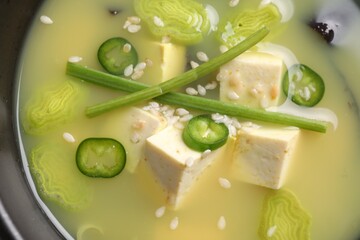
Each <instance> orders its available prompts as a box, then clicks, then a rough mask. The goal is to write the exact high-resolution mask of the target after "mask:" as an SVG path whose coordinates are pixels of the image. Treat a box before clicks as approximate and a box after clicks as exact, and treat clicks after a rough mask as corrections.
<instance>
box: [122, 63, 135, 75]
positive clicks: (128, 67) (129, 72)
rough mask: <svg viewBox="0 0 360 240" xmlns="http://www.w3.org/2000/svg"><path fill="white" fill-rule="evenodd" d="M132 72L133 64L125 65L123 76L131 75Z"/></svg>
mask: <svg viewBox="0 0 360 240" xmlns="http://www.w3.org/2000/svg"><path fill="white" fill-rule="evenodd" d="M133 72H134V66H133V65H132V64H130V65H129V66H127V67H126V68H125V70H124V76H125V77H129V76H131V74H133Z"/></svg>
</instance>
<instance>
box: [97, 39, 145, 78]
mask: <svg viewBox="0 0 360 240" xmlns="http://www.w3.org/2000/svg"><path fill="white" fill-rule="evenodd" d="M126 44H127V46H125V45H126ZM124 46H125V47H124ZM97 57H98V60H99V63H100V64H101V66H103V68H104V69H105V70H106V71H108V72H109V73H111V74H114V75H117V76H120V75H124V70H125V68H126V67H128V66H130V65H131V64H132V65H133V66H135V65H136V64H137V63H138V54H137V52H136V50H135V48H134V46H132V44H131V43H130V42H129V41H128V40H126V39H124V38H120V37H114V38H110V39H108V40H106V41H105V42H104V43H103V44H101V46H100V47H99V50H98V53H97Z"/></svg>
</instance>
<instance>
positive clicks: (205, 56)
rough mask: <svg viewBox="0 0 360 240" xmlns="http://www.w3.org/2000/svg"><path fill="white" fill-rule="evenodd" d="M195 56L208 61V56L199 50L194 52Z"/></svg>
mask: <svg viewBox="0 0 360 240" xmlns="http://www.w3.org/2000/svg"><path fill="white" fill-rule="evenodd" d="M196 57H197V58H198V59H199V60H200V61H202V62H207V61H209V57H208V56H207V55H206V53H204V52H201V51H200V52H197V53H196Z"/></svg>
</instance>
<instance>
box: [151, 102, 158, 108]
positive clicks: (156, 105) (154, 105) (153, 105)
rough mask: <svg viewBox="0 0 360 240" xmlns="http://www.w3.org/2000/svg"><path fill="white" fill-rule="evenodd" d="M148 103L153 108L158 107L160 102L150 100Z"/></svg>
mask: <svg viewBox="0 0 360 240" xmlns="http://www.w3.org/2000/svg"><path fill="white" fill-rule="evenodd" d="M149 105H150V106H151V107H153V108H160V104H159V103H158V102H150V103H149Z"/></svg>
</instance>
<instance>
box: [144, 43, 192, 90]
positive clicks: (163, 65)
mask: <svg viewBox="0 0 360 240" xmlns="http://www.w3.org/2000/svg"><path fill="white" fill-rule="evenodd" d="M144 46H145V47H146V48H145V49H142V50H141V52H140V50H139V54H141V56H140V57H141V59H149V60H150V61H151V62H152V64H151V65H150V66H147V67H146V69H145V71H144V75H143V77H142V78H141V79H139V81H141V82H143V83H146V84H149V85H154V84H159V83H161V82H164V81H166V80H169V79H171V78H173V77H175V76H177V75H180V74H181V73H183V72H184V70H185V66H186V47H185V46H183V45H177V44H173V43H160V42H151V43H147V44H144Z"/></svg>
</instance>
